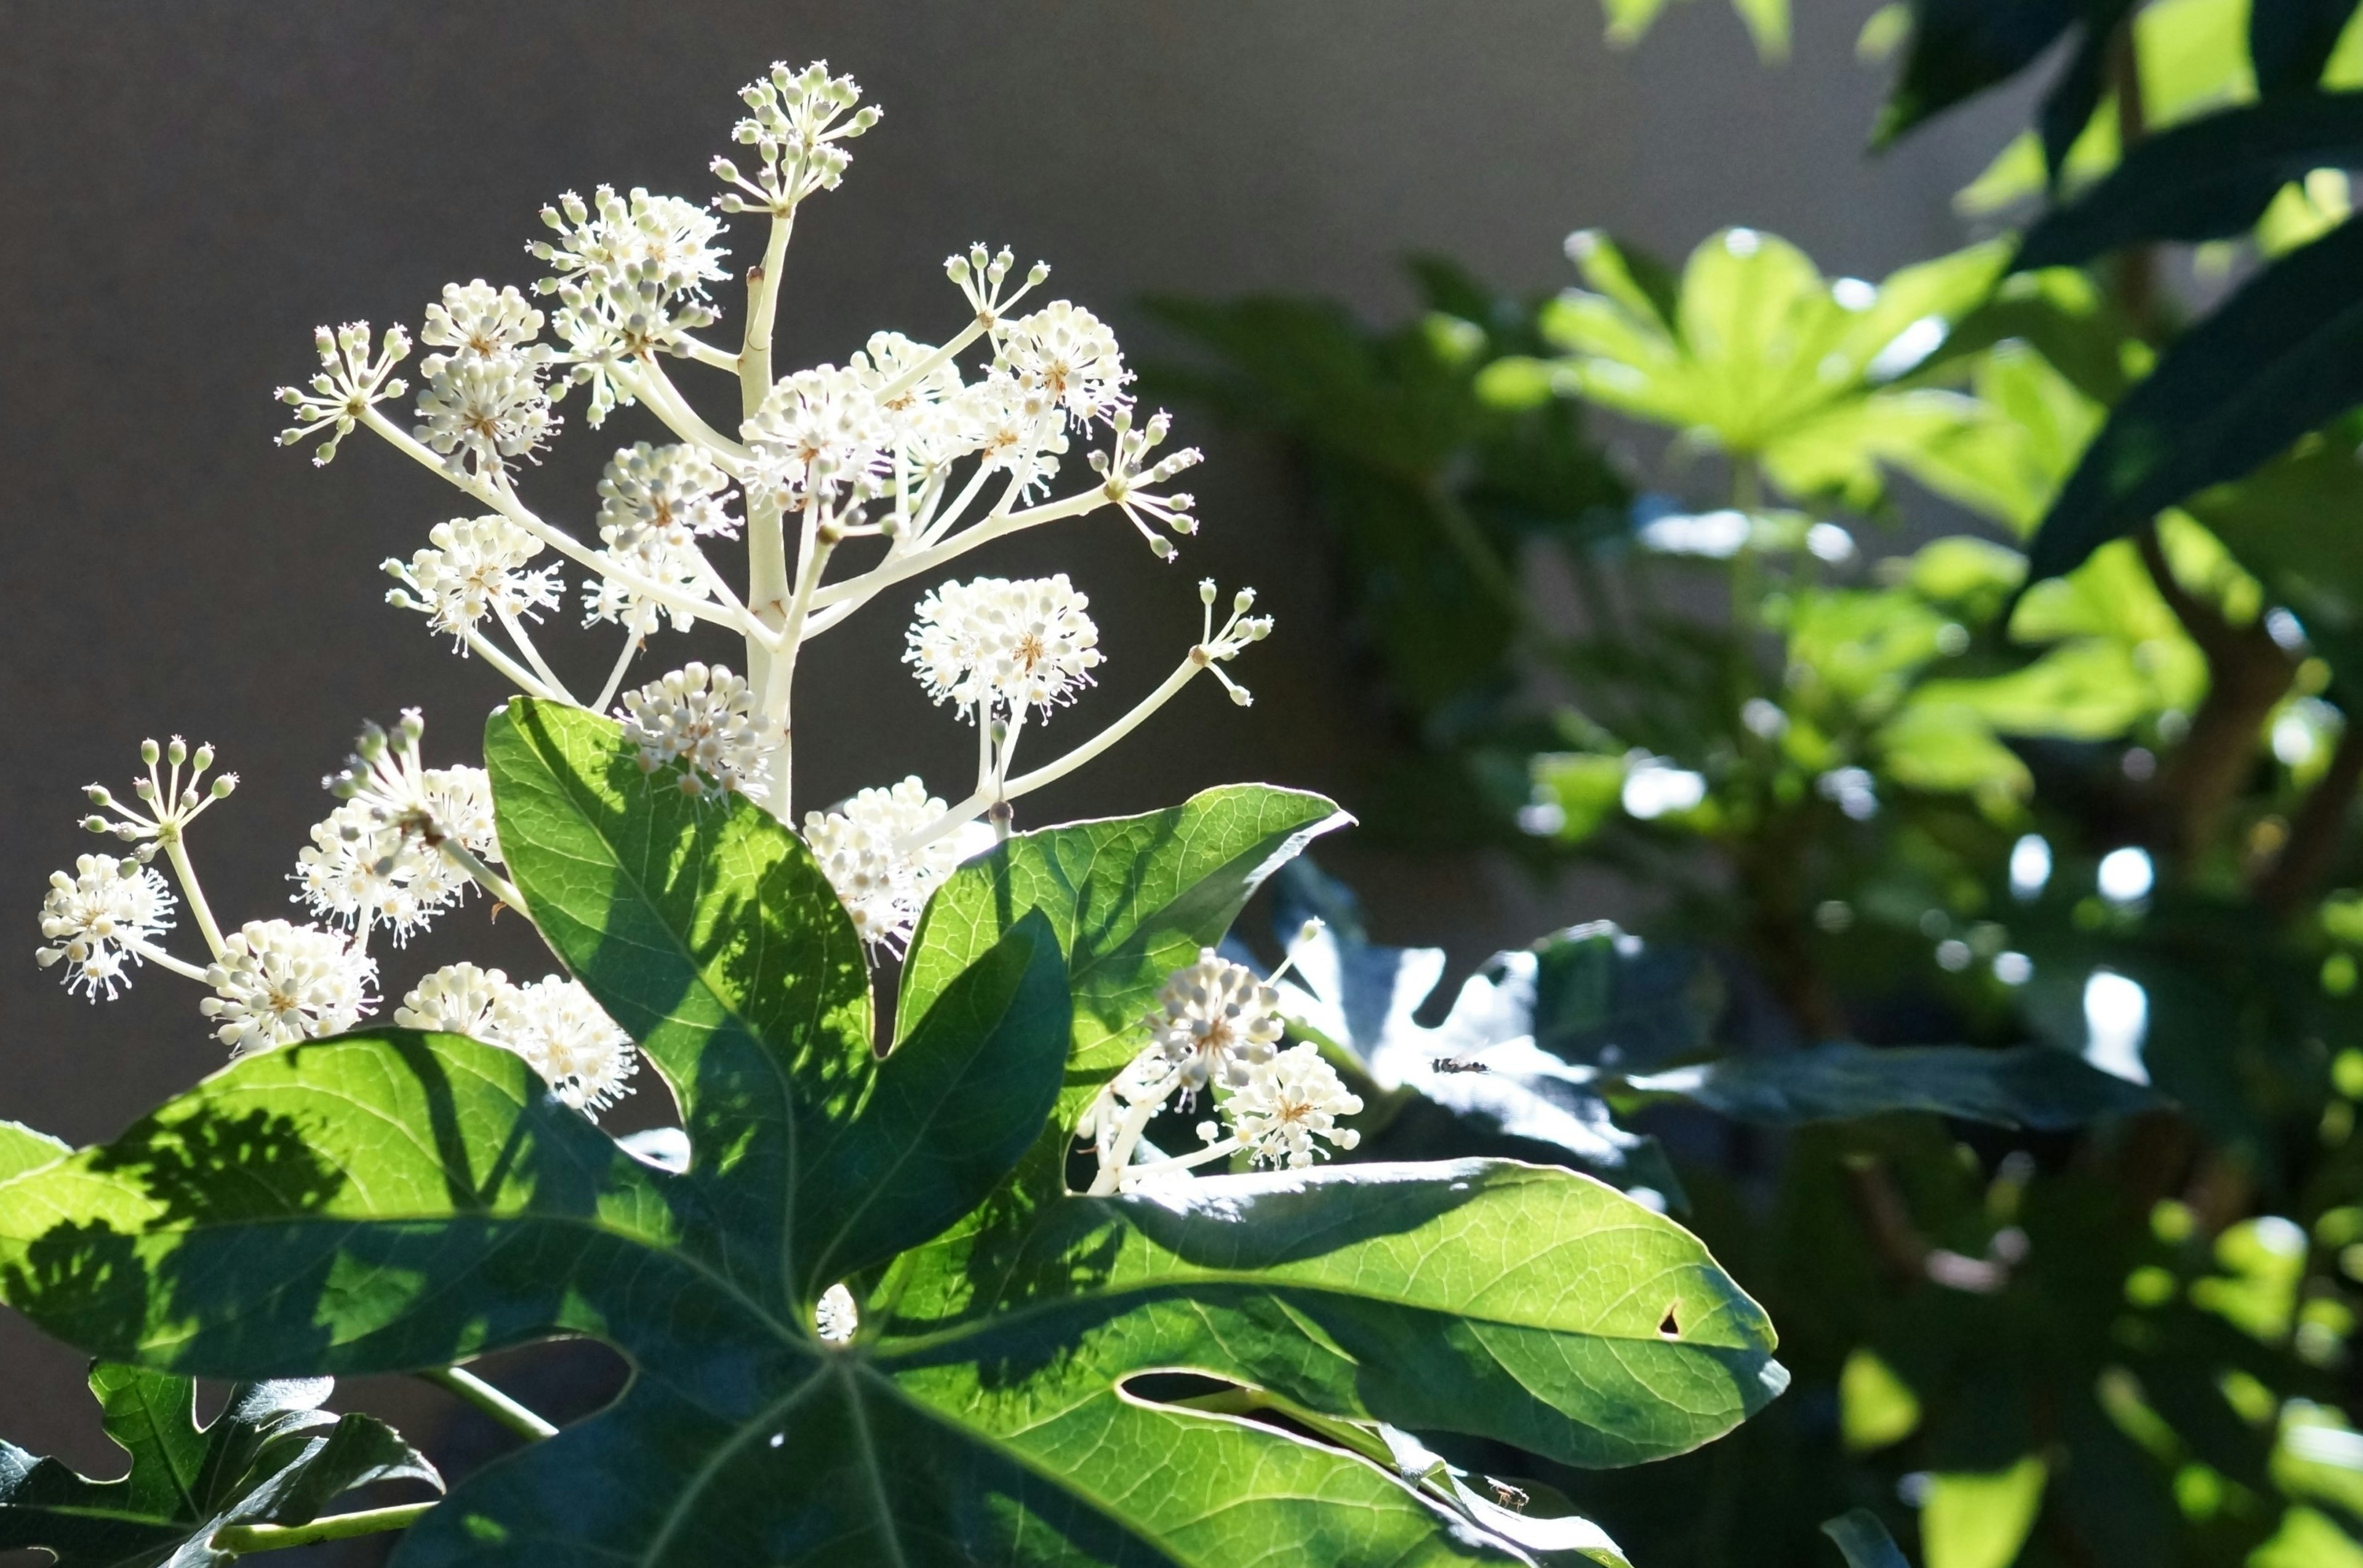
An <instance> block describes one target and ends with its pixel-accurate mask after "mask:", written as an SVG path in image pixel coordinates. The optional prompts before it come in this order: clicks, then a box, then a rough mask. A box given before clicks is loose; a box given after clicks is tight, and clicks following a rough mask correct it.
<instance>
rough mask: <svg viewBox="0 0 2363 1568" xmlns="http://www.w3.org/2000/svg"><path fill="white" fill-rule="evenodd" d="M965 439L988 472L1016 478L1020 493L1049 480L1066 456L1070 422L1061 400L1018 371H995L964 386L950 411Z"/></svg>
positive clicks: (965, 442) (1057, 470)
mask: <svg viewBox="0 0 2363 1568" xmlns="http://www.w3.org/2000/svg"><path fill="white" fill-rule="evenodd" d="M948 412H949V417H950V418H951V419H952V420H953V421H954V422H955V423H956V424H957V426H958V428H959V429H960V439H961V441H962V443H963V444H964V445H966V446H967V447H968V449H969V450H972V451H975V452H977V453H978V454H979V457H980V464H981V466H982V468H984V469H985V470H987V471H992V470H998V471H1000V472H1002V473H1007V474H1009V475H1010V476H1011V477H1012V478H1013V479H1015V481H1016V483H1017V488H1018V491H1019V493H1020V494H1021V495H1022V494H1025V493H1026V492H1029V491H1032V490H1035V489H1037V488H1038V487H1040V486H1042V485H1044V484H1048V483H1049V481H1050V479H1051V477H1052V476H1053V475H1054V474H1056V473H1058V472H1059V458H1061V457H1063V456H1064V455H1066V450H1067V427H1066V422H1065V421H1064V420H1063V419H1061V418H1060V417H1059V408H1058V405H1056V404H1054V403H1052V402H1051V401H1050V399H1049V398H1048V396H1047V395H1044V394H1043V393H1042V392H1040V391H1039V390H1038V389H1029V388H1027V387H1026V386H1023V385H1021V384H1019V383H1018V381H1017V379H1016V378H1015V376H1012V375H1008V374H1005V373H993V374H992V375H988V376H986V377H985V378H984V379H983V380H982V381H980V382H978V383H976V384H974V385H973V386H968V387H964V388H962V389H961V391H960V396H959V397H958V398H957V399H955V400H954V402H953V404H952V406H951V407H950V409H949V411H948Z"/></svg>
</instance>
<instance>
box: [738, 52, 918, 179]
mask: <svg viewBox="0 0 2363 1568" xmlns="http://www.w3.org/2000/svg"><path fill="white" fill-rule="evenodd" d="M738 96H739V97H740V98H741V99H743V100H745V102H746V105H747V108H748V111H749V112H748V115H747V117H746V118H745V119H742V120H740V121H739V122H738V124H737V125H736V126H734V127H732V128H731V137H732V139H734V140H736V141H737V142H738V144H739V145H740V146H742V147H749V148H752V149H754V151H755V156H756V158H757V159H758V160H760V162H759V163H758V166H757V168H756V170H755V172H754V174H753V177H752V178H749V176H747V175H745V174H742V173H740V172H738V165H737V164H736V163H733V162H732V161H730V160H729V159H727V158H716V160H715V161H714V172H715V173H716V175H718V176H719V177H720V178H721V179H722V181H723V182H724V183H726V184H730V185H735V186H737V187H738V189H737V190H732V191H725V192H724V193H722V195H721V197H720V198H719V200H718V202H717V205H718V206H720V207H721V208H722V210H723V211H724V212H769V213H772V214H774V215H778V216H782V217H784V216H785V215H786V214H788V213H790V212H793V211H794V210H795V206H796V204H797V203H798V202H800V201H802V200H804V197H806V196H808V195H812V194H813V193H814V192H815V191H831V190H835V189H836V188H837V183H838V181H839V180H840V179H842V178H844V175H845V168H846V165H847V164H849V163H850V162H852V161H853V159H852V155H851V154H849V153H848V152H847V151H846V150H845V149H844V147H843V146H842V145H840V144H841V143H843V142H846V141H849V140H850V139H853V138H854V137H857V136H860V134H861V133H862V132H863V131H865V130H868V129H869V128H871V126H874V125H876V124H877V123H878V111H877V110H876V109H875V108H870V107H864V108H861V109H859V110H855V111H854V113H853V115H852V117H850V118H848V117H847V116H846V111H847V110H849V109H852V108H853V106H854V105H855V104H856V103H859V102H860V98H861V89H860V86H859V85H858V84H856V83H855V82H854V80H853V78H852V77H850V76H831V75H830V74H829V73H828V61H825V60H816V61H813V62H812V63H811V64H810V65H807V66H805V67H804V69H803V70H802V71H790V70H789V69H788V66H787V62H786V61H772V63H771V71H770V72H768V73H766V74H765V75H762V76H760V77H758V78H756V79H755V80H754V81H752V82H749V83H747V85H745V86H744V87H741V88H739V89H738ZM741 193H744V194H743V195H742V194H741ZM749 196H751V197H753V198H754V200H752V201H751V202H750V201H749V200H748V199H747V198H748V197H749Z"/></svg>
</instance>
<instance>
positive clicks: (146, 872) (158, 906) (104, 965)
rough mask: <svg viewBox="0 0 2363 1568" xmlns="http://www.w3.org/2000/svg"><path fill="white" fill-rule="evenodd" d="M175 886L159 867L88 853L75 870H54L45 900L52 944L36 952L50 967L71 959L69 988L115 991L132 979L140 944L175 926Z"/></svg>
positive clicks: (94, 995) (44, 928)
mask: <svg viewBox="0 0 2363 1568" xmlns="http://www.w3.org/2000/svg"><path fill="white" fill-rule="evenodd" d="M172 903H173V899H172V889H171V888H169V887H167V886H165V884H164V879H163V878H162V877H161V876H160V875H158V874H157V873H155V872H154V871H152V870H150V868H148V867H146V866H143V865H141V864H139V862H136V861H131V860H117V859H116V857H115V856H113V855H82V856H78V857H76V859H75V861H74V874H73V875H72V876H68V875H67V874H66V873H63V872H52V873H50V891H49V894H48V895H47V896H45V897H44V898H43V899H42V900H41V936H42V937H43V939H45V940H47V941H48V942H49V944H50V945H49V946H47V947H43V948H39V949H36V950H35V951H34V957H36V958H38V959H39V961H40V963H41V967H42V968H44V969H46V968H48V967H49V966H50V965H51V964H53V963H55V962H58V961H59V960H60V959H63V960H65V961H66V989H67V990H69V991H82V992H84V993H86V994H87V995H89V996H90V998H91V999H92V1000H93V1001H96V1000H97V999H98V995H99V993H101V992H102V991H103V992H105V994H106V995H108V996H110V997H112V996H113V995H115V993H116V987H118V986H122V985H128V984H131V977H130V976H129V975H128V974H127V973H125V962H124V961H125V960H127V959H128V960H130V961H132V962H139V958H140V951H139V949H140V945H141V944H142V943H144V942H149V941H152V940H155V939H156V938H158V937H160V936H162V935H163V934H164V933H165V932H166V931H169V930H171V929H172Z"/></svg>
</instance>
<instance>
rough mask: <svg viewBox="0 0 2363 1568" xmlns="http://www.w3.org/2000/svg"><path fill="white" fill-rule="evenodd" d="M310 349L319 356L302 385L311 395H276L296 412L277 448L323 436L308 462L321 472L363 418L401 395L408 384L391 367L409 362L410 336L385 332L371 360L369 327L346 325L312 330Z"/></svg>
mask: <svg viewBox="0 0 2363 1568" xmlns="http://www.w3.org/2000/svg"><path fill="white" fill-rule="evenodd" d="M312 346H313V347H314V348H316V349H317V350H319V353H320V373H318V374H317V375H316V376H314V377H313V378H312V379H311V381H310V382H309V383H308V386H309V388H310V390H308V391H306V390H305V389H304V388H303V387H294V386H283V387H281V388H280V389H279V391H278V393H277V394H276V395H277V397H278V399H279V401H280V402H282V403H284V404H285V405H287V406H288V407H290V408H293V409H294V410H295V423H294V424H293V425H290V426H289V427H288V428H286V429H283V430H282V431H280V432H279V444H280V445H281V446H283V447H292V446H294V444H295V443H296V442H298V441H301V440H303V439H305V438H306V437H310V436H316V435H318V434H319V433H320V432H321V431H323V430H326V431H327V432H328V439H327V440H325V441H322V442H321V443H320V450H318V451H317V452H316V453H314V454H313V458H312V462H313V463H314V465H315V466H317V467H323V468H325V467H326V466H327V464H328V463H329V462H332V461H333V460H334V459H335V458H336V455H337V443H338V442H339V441H341V440H343V439H345V438H346V437H347V436H349V435H351V434H352V433H353V426H354V425H355V424H357V423H359V422H360V420H361V417H362V416H363V415H365V414H367V413H368V412H369V411H370V409H371V408H372V407H373V406H376V405H377V404H379V403H382V402H383V401H385V400H386V399H387V398H389V397H399V396H401V395H403V392H404V391H405V387H406V385H407V384H406V383H405V382H404V381H403V380H402V379H401V378H400V377H398V376H396V375H395V374H394V366H396V365H398V364H400V363H401V362H402V361H404V360H405V358H407V357H408V356H409V353H410V334H409V333H407V332H405V331H404V330H403V329H402V328H399V327H389V328H386V329H385V337H384V339H383V344H382V346H381V347H380V349H379V350H378V353H377V355H376V357H375V358H372V357H371V355H370V328H369V323H368V322H366V321H348V322H346V323H345V324H344V325H343V326H342V327H339V328H337V329H336V330H335V331H333V332H331V331H330V330H328V328H326V327H318V328H313V331H312Z"/></svg>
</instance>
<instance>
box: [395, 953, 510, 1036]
mask: <svg viewBox="0 0 2363 1568" xmlns="http://www.w3.org/2000/svg"><path fill="white" fill-rule="evenodd" d="M515 990H516V986H514V985H511V984H509V977H508V976H507V975H505V974H504V973H501V972H500V971H499V970H497V969H479V968H477V967H476V966H475V965H474V964H472V963H447V964H445V965H444V966H443V967H442V968H440V969H438V970H434V971H431V972H429V973H426V974H423V975H421V976H419V979H418V984H416V985H414V986H412V987H411V988H410V992H409V994H408V995H405V996H404V997H403V999H402V1006H398V1007H396V1008H395V1009H394V1022H395V1023H397V1024H399V1025H401V1026H402V1027H403V1028H404V1029H432V1030H435V1031H437V1032H438V1033H441V1034H463V1035H466V1036H468V1037H469V1038H470V1039H471V1040H489V1039H490V1038H491V1032H490V1031H491V1029H492V1027H493V1025H492V1018H493V1011H494V1008H495V1007H496V1006H499V1004H500V1001H501V999H502V998H503V997H504V996H506V995H509V994H510V993H511V992H513V991H515Z"/></svg>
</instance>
